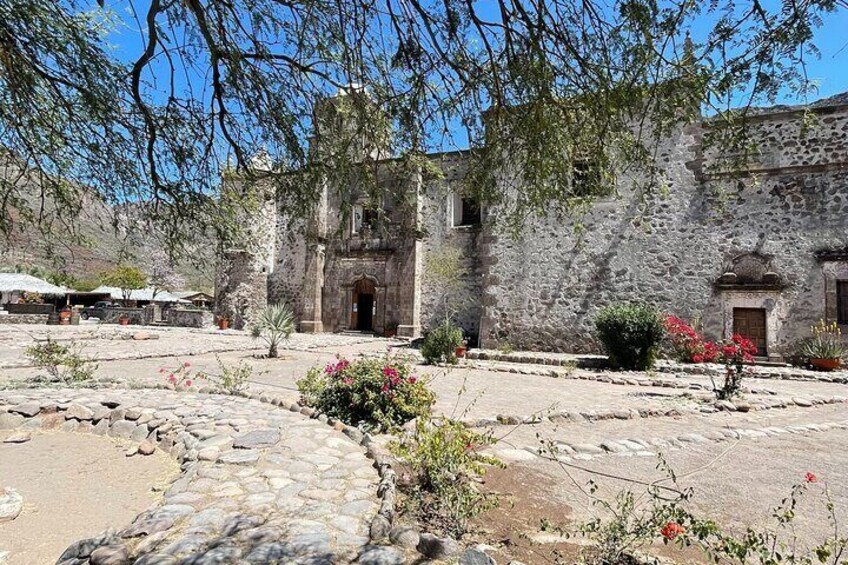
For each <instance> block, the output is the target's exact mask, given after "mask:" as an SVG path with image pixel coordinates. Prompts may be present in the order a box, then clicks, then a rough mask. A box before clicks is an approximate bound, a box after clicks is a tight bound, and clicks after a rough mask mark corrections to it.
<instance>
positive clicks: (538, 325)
mask: <svg viewBox="0 0 848 565" xmlns="http://www.w3.org/2000/svg"><path fill="white" fill-rule="evenodd" d="M811 117H812V119H810V118H811ZM706 127H708V124H707V123H706V122H704V123H693V124H689V125H686V126H685V127H681V128H679V129H678V130H676V131H675V132H674V133H673V134H671V135H669V136H667V137H666V138H664V139H663V140H662V141H661V143H660V145H659V152H658V157H657V164H658V166H659V167H660V169H661V171H662V175H663V178H664V179H665V181H666V184H667V189H668V190H667V191H665V193H664V194H660V193H656V194H651V195H648V196H647V202H642V201H641V198H643V196H640V195H637V194H636V193H635V192H634V190H633V189H632V186H633V185H632V178H625V177H622V178H620V179H618V181H617V182H618V183H619V185H618V187H617V188H618V193H619V194H618V196H616V197H615V198H610V199H608V200H601V201H599V202H596V203H595V204H593V205H592V208H591V209H590V210H589V212H588V213H587V215H586V216H585V217H584V218H583V219H582V224H583V230H575V226H574V225H573V224H572V223H571V221H565V222H563V221H555V220H553V219H551V218H544V217H537V218H532V219H530V221H528V223H527V226H526V228H525V229H524V231H523V232H522V233H521V234H519V235H518V236H515V235H514V234H506V233H504V232H502V231H501V228H500V227H499V222H498V210H497V209H494V208H489V209H481V207H480V206H478V205H477V204H476V203H475V202H474V201H473V200H471V199H467V198H463V197H462V196H461V193H460V191H459V190H458V189H457V186H458V185H459V182H460V181H461V180H462V178H463V175H464V174H466V170H467V164H468V160H469V155H468V154H467V153H464V152H453V153H441V154H433V155H428V156H427V159H428V160H429V164H430V166H431V167H438V168H439V169H440V170H441V172H442V174H441V175H429V174H425V173H424V172H423V171H417V172H416V171H413V172H409V171H405V172H404V173H403V174H402V175H398V174H397V172H392V171H393V169H392V168H391V167H390V166H389V164H390V163H391V160H388V159H387V160H386V161H385V162H384V163H383V164H384V165H385V166H381V165H380V164H378V167H377V168H378V171H377V173H376V175H377V182H380V183H385V186H387V187H388V186H391V188H392V190H387V191H386V192H387V193H388V194H392V195H393V196H387V197H385V198H384V199H383V201H382V202H371V201H370V200H369V199H368V197H367V196H366V195H365V194H363V193H358V192H357V190H356V189H355V187H354V188H353V189H352V190H348V191H339V190H337V189H336V188H335V187H333V186H329V185H325V186H324V189H323V193H322V195H321V198H320V204H319V205H318V206H317V207H316V210H315V212H314V216H313V217H312V218H310V219H309V220H308V221H299V220H292V219H289V218H287V217H286V215H285V211H284V210H283V206H281V205H278V203H277V202H276V201H275V200H274V198H273V196H271V195H268V194H266V195H262V198H263V199H264V200H263V202H264V206H263V208H262V211H261V213H260V214H258V216H257V217H254V218H250V220H249V223H250V225H252V226H255V228H254V229H253V231H252V240H251V242H250V243H246V244H245V245H244V246H242V247H241V248H239V249H235V248H233V249H230V250H228V251H227V252H226V253H225V257H224V259H223V261H222V263H221V268H220V269H219V277H218V309H219V311H226V312H232V311H234V310H238V309H239V308H241V309H242V310H243V311H244V310H245V308H246V306H245V305H248V306H251V307H254V306H259V305H262V304H264V303H265V302H272V303H273V302H286V303H288V304H290V305H291V306H292V308H293V309H294V312H295V314H296V317H297V320H298V327H299V330H300V331H303V332H338V331H347V330H353V331H363V332H376V333H380V334H382V333H395V332H396V333H397V335H399V336H405V337H416V336H419V335H421V333H422V332H426V331H427V329H428V328H430V327H432V326H433V325H435V324H438V323H439V322H440V321H441V320H442V319H443V317H444V315H445V311H444V300H443V299H444V297H445V293H446V288H445V285H444V281H442V280H440V279H439V278H438V277H435V278H434V277H432V276H430V274H428V265H432V264H433V263H432V261H433V260H434V259H438V258H439V257H445V256H452V257H454V258H456V259H457V263H458V264H459V266H460V267H461V269H460V270H459V273H460V276H459V282H458V284H457V285H454V286H453V287H452V290H451V294H452V296H451V301H450V302H451V306H452V309H453V310H455V312H454V313H453V314H454V319H455V321H456V322H457V323H459V324H460V325H461V326H462V327H463V329H464V330H465V332H466V333H467V334H468V336H469V338H470V339H469V343H470V344H471V345H472V346H474V345H478V342H479V344H481V345H483V346H487V347H492V346H495V345H497V344H509V345H511V346H512V347H515V348H522V349H532V350H564V351H578V352H579V351H583V352H589V351H594V350H596V348H597V344H596V342H595V340H594V338H593V324H592V320H593V318H594V316H595V314H596V313H597V311H598V310H599V309H600V308H602V307H604V306H606V305H609V304H613V303H621V302H628V301H646V302H649V303H652V304H654V305H656V306H657V307H659V308H661V309H663V310H665V311H668V312H670V313H673V314H675V315H678V316H681V317H683V318H686V319H690V320H697V321H698V323H699V324H701V326H702V327H703V329H704V332H705V333H706V335H707V336H708V337H710V338H713V339H719V338H722V337H729V336H730V335H731V334H732V333H734V332H736V333H741V334H743V335H746V336H748V337H750V338H751V339H752V340H754V341H755V343H756V344H757V347H758V349H759V353H760V355H762V356H768V357H780V356H781V355H783V354H784V353H786V352H787V351H789V349H790V347H791V345H792V344H793V343H794V342H796V341H797V340H798V339H801V338H803V337H805V336H807V335H808V334H809V327H810V326H811V325H812V324H814V323H816V322H817V321H818V320H819V319H824V320H826V321H828V322H832V321H836V322H838V323H840V324H843V325H845V326H846V327H845V328H844V330H845V331H846V333H848V95H840V96H837V97H833V98H831V99H827V100H822V101H820V102H817V103H815V104H813V105H811V106H809V107H774V108H770V109H767V110H763V111H760V112H758V113H757V114H755V115H753V116H751V117H750V118H749V127H750V128H751V131H752V133H753V135H754V139H755V140H756V145H757V148H758V156H757V157H756V158H754V159H753V160H750V161H749V162H748V163H747V165H746V166H745V168H744V169H743V170H736V171H733V172H732V173H727V172H725V173H716V172H711V171H715V170H717V169H716V168H714V167H710V164H711V163H712V162H714V160H715V158H716V156H715V155H714V154H713V153H712V152H711V151H710V150H708V149H705V147H704V144H702V142H701V141H702V138H703V135H704V131H705V128H706ZM327 134H328V133H327V132H325V135H327ZM320 140H321V132H319V133H318V135H316V140H315V142H316V143H320ZM343 193H344V194H346V196H342V194H343ZM342 198H346V199H347V205H348V206H347V208H346V207H345V206H343V200H342ZM344 209H347V210H349V211H350V213H347V214H346V213H343V210H344ZM248 303H249V304H248Z"/></svg>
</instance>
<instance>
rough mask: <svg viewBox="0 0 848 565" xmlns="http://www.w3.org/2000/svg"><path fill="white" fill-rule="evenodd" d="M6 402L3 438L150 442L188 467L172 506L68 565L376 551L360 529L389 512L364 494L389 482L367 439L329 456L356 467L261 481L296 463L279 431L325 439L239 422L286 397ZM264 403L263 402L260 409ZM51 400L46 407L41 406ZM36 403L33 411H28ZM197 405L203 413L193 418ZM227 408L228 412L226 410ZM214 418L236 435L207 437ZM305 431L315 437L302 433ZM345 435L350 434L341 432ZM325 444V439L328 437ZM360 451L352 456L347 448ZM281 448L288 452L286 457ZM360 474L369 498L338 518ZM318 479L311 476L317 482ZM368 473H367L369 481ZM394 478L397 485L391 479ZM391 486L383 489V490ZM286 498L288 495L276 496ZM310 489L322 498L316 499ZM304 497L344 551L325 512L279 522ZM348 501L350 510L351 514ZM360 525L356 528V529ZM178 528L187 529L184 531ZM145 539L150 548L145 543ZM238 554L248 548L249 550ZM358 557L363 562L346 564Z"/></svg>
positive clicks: (21, 394)
mask: <svg viewBox="0 0 848 565" xmlns="http://www.w3.org/2000/svg"><path fill="white" fill-rule="evenodd" d="M158 388H161V387H158ZM4 392H7V393H8V394H5V395H3V394H2V393H0V399H2V400H3V404H2V408H3V410H2V411H0V429H13V428H22V429H29V428H33V429H34V428H42V427H43V428H47V429H61V430H64V431H81V432H90V433H95V434H101V435H105V434H108V435H110V436H112V437H120V438H125V439H129V440H132V441H137V442H141V443H142V444H143V443H144V442H148V443H150V444H151V445H153V444H155V445H157V446H158V447H159V448H160V449H163V450H165V451H167V452H168V453H170V454H171V455H172V456H174V457H175V458H176V459H177V460H178V461H179V462H180V463H181V470H182V474H181V476H180V477H179V478H178V479H177V480H175V481H174V482H173V483H172V484H171V486H170V487H169V488H168V489H167V491H166V499H165V500H163V503H162V504H161V505H159V506H157V507H156V508H154V509H152V510H149V511H146V512H143V513H142V514H140V515H139V516H137V517H136V519H135V521H134V522H133V524H132V525H130V526H128V527H126V528H124V529H123V530H121V531H120V532H117V533H116V532H111V531H110V532H106V533H105V534H103V535H101V536H98V537H96V538H92V539H88V540H80V541H79V542H76V543H75V544H72V546H71V547H69V548H68V550H66V552H65V554H63V556H62V558H61V559H60V563H62V564H63V565H84V564H89V563H90V564H91V565H101V564H105V563H112V562H113V561H109V559H118V561H115V563H124V562H129V561H127V560H128V559H129V556H130V555H134V554H137V555H138V556H139V557H138V559H135V561H133V562H134V563H137V564H138V565H145V564H152V563H157V564H162V565H166V564H171V563H176V562H177V557H180V556H182V557H185V558H186V559H199V560H200V561H198V562H201V561H202V562H206V561H204V560H205V559H208V560H210V561H209V562H229V561H226V560H227V559H230V560H233V559H239V558H242V559H245V560H246V562H248V563H252V562H256V563H265V562H267V561H268V560H272V561H273V560H275V559H287V558H291V559H298V558H300V557H304V556H308V557H309V559H313V561H310V562H311V563H312V562H314V563H336V562H338V560H337V559H338V558H344V559H345V560H352V559H355V558H356V557H357V555H358V554H359V552H360V551H361V548H363V547H368V543H369V541H370V539H369V535H368V531H367V530H368V528H369V523H368V521H367V520H364V521H362V523H361V526H356V524H357V523H359V522H358V521H357V519H358V517H359V516H361V515H362V513H363V512H370V511H369V510H368V509H367V508H366V506H368V508H371V507H372V506H373V507H374V511H376V510H377V508H376V507H377V506H378V505H377V504H376V503H374V502H373V501H372V499H371V498H370V497H372V496H373V494H372V493H373V491H371V489H370V488H368V489H367V491H368V493H367V494H364V492H363V491H362V489H363V488H365V483H368V484H369V485H372V484H376V483H377V482H378V481H377V476H376V473H374V471H371V470H370V469H369V467H371V465H367V464H366V461H367V459H366V454H364V453H362V451H360V450H359V447H358V446H357V444H361V443H362V442H363V440H364V436H362V434H359V435H358V436H357V435H356V434H355V433H351V431H349V430H342V431H345V432H346V433H345V435H347V436H348V437H349V438H350V439H353V440H355V441H354V442H350V443H348V442H346V441H345V442H342V443H341V444H340V443H339V442H340V441H341V438H339V439H338V440H336V443H334V444H333V448H332V449H330V448H329V447H327V448H326V449H327V450H328V451H330V452H331V451H335V450H341V451H338V453H339V454H342V453H344V450H347V452H348V453H350V454H351V456H341V455H339V456H338V457H337V456H335V455H333V456H330V455H324V453H328V451H324V453H309V458H310V460H315V461H316V463H315V464H314V465H313V464H312V463H309V464H308V465H307V461H306V457H304V458H303V459H304V461H303V464H302V465H301V467H303V470H301V471H297V470H296V469H295V468H294V467H295V465H296V464H297V463H298V462H299V461H300V459H297V458H293V457H288V456H285V455H283V459H284V460H285V461H290V460H291V461H292V463H291V464H290V465H289V466H288V467H281V468H280V471H277V470H276V469H275V468H273V465H270V466H268V468H266V469H265V470H264V471H263V472H262V473H261V474H257V471H256V469H255V468H254V464H256V462H257V461H259V460H260V459H262V460H263V461H266V465H267V464H268V463H273V462H274V461H278V462H279V461H280V457H279V456H276V453H277V452H278V453H283V454H285V453H286V451H285V450H289V448H288V447H285V446H283V445H282V443H281V441H282V440H281V439H280V433H279V431H277V429H275V426H278V425H279V426H281V425H283V424H285V425H286V426H290V425H292V424H293V425H294V426H296V427H299V428H301V429H299V430H298V431H299V433H300V434H301V435H302V436H305V437H301V436H300V435H299V436H298V438H297V439H298V441H299V442H300V441H304V442H308V441H310V439H309V433H314V432H310V430H313V429H314V430H318V429H323V428H321V427H319V426H315V425H314V424H307V423H308V420H305V419H303V420H301V419H299V418H292V417H291V416H284V415H283V413H282V411H280V412H277V411H275V410H268V411H267V413H265V414H257V415H256V421H259V422H260V424H257V425H266V424H267V425H268V426H269V427H267V428H265V429H252V428H255V426H254V420H253V418H250V419H248V418H236V417H235V416H237V415H238V414H239V413H240V412H239V411H238V410H236V409H235V408H234V409H233V410H229V408H231V407H238V409H243V408H245V407H247V403H249V402H251V401H252V400H259V401H260V402H265V403H267V404H271V405H275V406H282V404H283V402H282V400H281V399H279V398H277V397H272V396H269V395H266V394H265V393H263V395H264V398H262V399H260V398H259V397H260V396H263V395H253V394H242V395H238V396H224V397H223V398H216V397H214V396H209V395H202V394H191V393H176V392H171V391H165V390H155V389H134V390H131V391H130V390H127V391H116V390H114V389H104V390H98V389H33V390H28V391H24V390H15V391H4ZM120 392H124V393H125V394H124V395H123V397H119V396H118V394H120ZM198 392H199V391H198ZM210 392H211V391H210ZM133 393H135V394H137V395H140V396H142V397H144V398H143V399H142V400H139V397H138V396H137V397H136V398H134V399H130V400H127V399H126V396H127V395H128V394H133ZM157 395H159V396H162V397H164V398H165V399H166V400H169V401H171V402H170V403H168V402H162V403H160V406H161V408H160V409H156V408H154V407H152V406H148V405H146V404H145V403H149V402H150V401H151V399H150V398H147V397H150V396H153V397H156V396H157ZM183 395H186V396H183ZM254 396H255V397H256V398H251V397H254ZM39 397H42V398H41V399H38V398H39ZM27 398H30V399H31V400H26V399H27ZM92 398H93V399H92ZM118 398H121V400H119V399H118ZM18 399H24V402H20V403H17V404H10V401H16V400H18ZM155 400H157V398H153V399H152V401H155ZM159 400H161V399H159ZM180 400H182V401H183V406H181V405H180V402H179V401H180ZM174 401H176V404H174ZM192 402H193V403H194V404H192ZM186 404H188V406H186ZM195 404H196V405H197V406H195V408H194V409H192V406H194V405H195ZM222 404H224V405H225V406H223V407H222ZM293 408H294V406H292V407H290V411H292V412H295V411H296V412H302V413H303V414H305V415H307V416H312V415H313V414H310V413H308V410H301V409H300V407H298V409H297V410H294V409H293ZM205 409H208V410H207V411H211V412H215V413H216V414H222V415H223V416H229V417H225V418H224V420H223V421H224V422H226V423H225V424H221V425H220V426H219V425H218V422H217V421H216V425H215V426H214V427H215V431H212V430H210V429H207V428H206V427H200V425H201V422H198V420H201V419H202V418H200V417H199V415H205V414H206V412H205V411H204V410H205ZM228 410H229V411H228ZM253 412H255V409H254V410H253ZM319 419H320V418H319ZM235 420H239V421H235ZM287 421H288V422H287ZM299 422H301V423H303V425H302V426H299V425H298V423H299ZM228 427H229V428H231V429H232V433H227V432H226V431H222V429H223V430H226V429H229V428H228ZM279 429H283V428H282V427H281V428H279ZM285 429H288V428H285ZM336 429H339V427H338V426H336ZM316 437H324V436H323V434H319V435H318V436H316ZM329 437H332V436H329ZM286 441H288V440H286ZM206 444H208V445H206ZM348 445H349V446H350V449H349V448H347V446H348ZM354 446H356V447H354ZM275 448H280V449H279V450H277V451H276V452H275ZM320 451H321V450H319V452H320ZM355 454H360V455H359V457H361V459H362V463H358V462H357V461H356V458H357V455H355ZM128 455H129V453H128ZM274 457H277V459H274ZM318 459H321V461H318ZM325 467H326V468H325ZM348 468H350V469H352V470H351V471H350V472H351V476H352V477H355V478H352V479H350V484H352V485H353V484H354V481H357V482H356V483H355V486H352V487H351V488H355V489H359V490H353V491H349V493H350V494H354V495H355V496H352V497H350V498H348V492H342V493H341V494H342V495H344V498H343V499H342V498H338V497H336V498H332V500H335V501H338V504H340V505H341V506H339V507H333V508H336V510H335V511H334V510H333V509H332V508H329V509H327V508H324V507H325V506H328V505H330V506H332V504H333V503H331V502H329V501H330V500H331V499H330V498H329V497H328V496H327V492H328V491H332V489H333V488H338V487H337V486H335V483H334V481H335V482H336V483H337V482H338V481H339V480H341V479H336V478H335V476H336V475H337V474H338V473H339V472H346V470H347V469H348ZM307 469H311V470H310V471H307ZM360 469H362V472H361V473H360V471H359V470H360ZM366 469H368V471H369V472H370V473H372V474H374V475H375V476H374V478H373V479H371V478H368V477H366V476H365V475H366V474H367V473H366V472H365V470H366ZM384 474H385V475H386V476H387V477H388V476H389V474H388V473H386V472H385V470H384ZM302 475H307V478H306V479H303V477H302ZM309 477H312V478H311V479H310V478H309ZM260 478H261V481H260ZM301 479H303V480H306V481H308V482H310V484H311V483H312V482H314V483H315V486H313V487H310V486H309V485H306V486H304V487H303V488H301V487H300V486H299V484H300V481H301ZM274 481H276V483H274ZM258 482H262V483H263V484H264V483H271V484H272V487H273V491H272V492H270V493H269V492H268V491H263V490H262V489H261V488H260V487H257V486H256V484H257V483H258ZM283 483H285V484H283ZM331 483H332V484H331ZM248 484H250V485H253V486H248ZM380 484H381V485H382V482H381V483H380ZM295 485H298V489H300V490H297V491H296V492H295V491H292V493H291V494H290V495H289V494H285V495H284V491H286V489H289V490H291V489H290V488H289V487H294V486H295ZM278 487H279V492H278V493H277V494H274V492H277V489H278ZM309 488H312V489H313V490H311V491H308V489H309ZM286 492H287V491H286ZM301 492H303V493H304V496H306V497H308V498H309V502H310V503H312V507H314V508H318V509H323V510H324V512H325V513H326V514H328V515H327V516H324V515H321V516H324V517H325V518H326V519H327V520H331V522H332V524H333V526H332V528H333V530H332V531H335V532H336V534H335V535H334V539H335V540H337V541H338V542H339V543H340V544H341V546H340V547H339V548H336V547H332V548H331V547H330V537H329V534H327V533H326V528H321V527H317V526H316V524H317V525H318V526H320V524H318V522H316V521H315V520H316V519H318V518H319V516H318V510H310V511H309V512H307V511H306V510H305V509H306V508H308V507H309V505H308V504H307V505H305V506H303V505H302V501H301V505H302V506H303V509H301V507H296V508H291V509H288V508H287V509H286V510H287V511H288V514H286V513H285V512H284V510H283V507H280V508H278V509H277V510H272V506H273V505H275V504H276V507H279V506H280V504H281V503H282V504H287V503H288V502H289V501H290V499H291V498H292V497H298V496H299V493H301ZM357 492H363V494H364V496H366V497H368V498H367V499H366V498H362V497H361V496H360V495H359V494H356V493H357ZM201 493H203V494H201ZM334 496H335V495H334ZM204 497H206V498H205V499H204V500H207V501H208V500H212V501H218V502H213V503H210V504H205V502H204V503H201V502H200V499H201V498H204ZM276 497H279V498H276ZM236 499H237V500H238V501H239V505H240V506H239V507H238V511H237V512H236V513H235V514H233V513H232V512H227V510H228V509H231V508H229V507H228V508H224V509H223V510H222V509H220V508H219V502H220V501H224V502H225V503H227V504H229V503H232V502H233V501H234V500H236ZM313 499H314V500H313ZM325 500H326V501H327V502H325ZM347 500H350V501H349V502H345V501H347ZM381 500H382V503H381V505H380V508H379V510H380V511H383V509H384V506H385V504H386V497H385V496H382V497H381ZM227 504H224V506H227ZM195 506H197V508H195ZM348 507H349V509H348ZM392 510H393V508H392ZM293 512H297V515H298V516H301V517H302V518H303V519H301V520H292V519H291V517H292V513H293ZM310 512H311V513H310ZM348 513H350V514H348ZM348 515H350V516H352V517H351V518H350V519H346V517H347V516H348ZM175 525H177V527H176V528H175ZM328 527H329V526H328ZM356 527H361V528H362V532H361V533H360V534H357V533H356V532H354V531H352V530H354V529H355V528H356ZM174 528H175V529H174ZM170 535H176V536H177V539H176V540H173V543H171V544H170V545H168V546H167V547H165V549H164V551H165V553H163V551H162V547H161V545H162V544H165V543H167V542H170V541H171V540H170V539H166V538H169V536H170ZM214 536H218V537H217V538H216V537H214ZM139 538H144V539H142V540H141V541H137V540H138V539H139ZM342 541H344V543H342ZM238 544H242V546H243V547H242V546H239V545H238ZM336 549H340V550H342V551H343V553H342V554H340V555H335V553H333V552H335V551H336ZM248 550H249V553H248ZM351 550H353V553H349V554H344V552H350V551H351ZM124 554H126V556H125V557H123V556H124ZM120 559H124V561H121V560H120ZM215 559H224V561H214V560H215ZM192 562H194V561H192Z"/></svg>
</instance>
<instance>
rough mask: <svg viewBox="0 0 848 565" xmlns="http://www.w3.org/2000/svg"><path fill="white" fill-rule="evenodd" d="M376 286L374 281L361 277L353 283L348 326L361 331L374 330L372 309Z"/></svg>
mask: <svg viewBox="0 0 848 565" xmlns="http://www.w3.org/2000/svg"><path fill="white" fill-rule="evenodd" d="M376 290H377V288H376V286H375V285H374V281H372V280H371V279H367V278H361V279H359V280H358V281H356V284H355V285H353V300H352V301H351V304H352V305H353V311H352V312H351V319H350V327H351V328H353V329H356V330H359V331H361V332H370V331H373V330H374V311H375V310H376V304H375V296H376Z"/></svg>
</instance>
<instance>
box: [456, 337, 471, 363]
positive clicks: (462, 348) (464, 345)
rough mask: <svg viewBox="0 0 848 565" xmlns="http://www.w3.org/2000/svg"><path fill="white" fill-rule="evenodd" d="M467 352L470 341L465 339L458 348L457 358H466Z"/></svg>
mask: <svg viewBox="0 0 848 565" xmlns="http://www.w3.org/2000/svg"><path fill="white" fill-rule="evenodd" d="M466 351H468V341H467V340H465V339H463V340H462V343H460V344H459V345H458V346H457V348H456V356H457V357H459V358H460V359H462V358H463V357H465V352H466Z"/></svg>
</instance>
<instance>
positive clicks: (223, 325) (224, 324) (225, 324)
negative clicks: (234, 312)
mask: <svg viewBox="0 0 848 565" xmlns="http://www.w3.org/2000/svg"><path fill="white" fill-rule="evenodd" d="M229 327H230V321H229V320H224V319H221V320H218V329H219V330H226V329H228V328H229Z"/></svg>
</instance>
